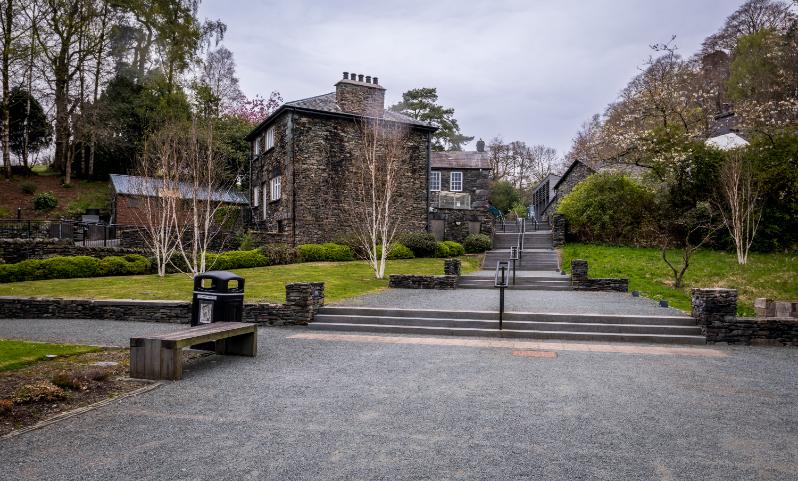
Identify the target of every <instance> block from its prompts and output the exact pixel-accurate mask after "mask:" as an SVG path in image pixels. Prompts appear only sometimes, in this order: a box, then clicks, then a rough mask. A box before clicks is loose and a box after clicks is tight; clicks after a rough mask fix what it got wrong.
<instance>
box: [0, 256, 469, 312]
mask: <svg viewBox="0 0 798 481" xmlns="http://www.w3.org/2000/svg"><path fill="white" fill-rule="evenodd" d="M461 260H462V263H463V264H462V269H463V272H470V271H474V270H477V269H479V262H480V257H478V256H463V257H461ZM234 272H235V273H237V274H239V275H241V276H242V277H244V279H245V284H244V287H245V297H246V299H247V300H250V301H269V302H279V303H282V302H285V284H286V283H289V282H324V283H325V297H326V300H327V301H330V302H333V301H337V300H341V299H346V298H348V297H354V296H359V295H361V294H365V293H367V292H369V291H374V290H377V289H381V288H384V287H387V286H388V277H387V275H386V277H385V279H375V278H374V272H373V271H372V270H371V268H370V267H369V266H368V264H367V263H366V262H363V261H355V262H311V263H304V264H290V265H285V266H271V267H257V268H253V269H237V270H235V271H234ZM386 273H387V274H443V259H406V260H395V261H388V265H387V269H386ZM192 287H193V284H192V281H191V279H190V278H189V277H188V276H186V275H185V274H172V275H168V276H166V277H163V278H161V277H158V276H156V275H147V276H119V277H96V278H89V279H54V280H47V281H28V282H12V283H8V284H0V296H37V297H63V298H72V299H83V298H91V299H168V300H180V299H191V290H192Z"/></svg>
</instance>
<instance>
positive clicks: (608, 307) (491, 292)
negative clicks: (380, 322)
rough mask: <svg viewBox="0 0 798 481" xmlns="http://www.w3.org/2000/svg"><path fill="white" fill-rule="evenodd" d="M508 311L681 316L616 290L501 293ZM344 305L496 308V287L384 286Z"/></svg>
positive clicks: (678, 313)
mask: <svg viewBox="0 0 798 481" xmlns="http://www.w3.org/2000/svg"><path fill="white" fill-rule="evenodd" d="M504 295H505V298H504V302H505V310H506V311H508V312H560V313H569V314H570V313H573V314H640V315H667V316H680V315H685V313H684V312H682V311H679V310H677V309H669V308H668V309H666V308H662V307H659V305H658V304H656V303H655V302H654V301H652V300H651V299H645V298H642V297H632V296H631V295H629V294H624V293H619V292H576V291H512V290H507V291H505V293H504ZM336 304H337V305H347V306H375V307H397V308H404V309H437V310H447V309H448V310H453V311H495V310H498V309H499V291H498V289H455V290H447V291H436V290H425V289H387V290H383V291H379V292H376V293H373V294H366V295H363V296H360V297H357V298H354V299H347V300H344V301H341V302H340V303H336Z"/></svg>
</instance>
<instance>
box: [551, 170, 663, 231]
mask: <svg viewBox="0 0 798 481" xmlns="http://www.w3.org/2000/svg"><path fill="white" fill-rule="evenodd" d="M653 209H654V195H653V193H652V192H650V191H649V190H647V189H646V188H645V187H643V186H642V185H640V184H639V183H638V182H637V181H635V180H633V179H631V178H630V177H627V176H625V175H621V174H613V173H603V172H600V173H598V174H594V175H591V176H590V177H588V178H587V179H585V180H583V181H582V182H580V183H578V184H577V185H576V187H574V190H572V191H571V192H570V193H569V194H568V195H566V196H565V197H564V198H563V200H562V202H560V205H559V207H558V209H557V212H559V213H561V214H563V215H564V216H565V218H566V220H567V221H568V232H569V234H570V235H572V236H573V237H574V238H576V239H578V240H583V241H587V242H607V243H612V244H624V243H635V242H636V241H637V240H639V237H640V236H641V235H642V232H641V226H643V225H644V224H645V222H646V221H647V218H648V214H649V213H650V212H652V211H653Z"/></svg>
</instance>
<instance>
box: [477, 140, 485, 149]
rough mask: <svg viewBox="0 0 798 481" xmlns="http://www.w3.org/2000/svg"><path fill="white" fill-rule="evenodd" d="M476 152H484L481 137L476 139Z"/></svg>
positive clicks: (483, 142)
mask: <svg viewBox="0 0 798 481" xmlns="http://www.w3.org/2000/svg"><path fill="white" fill-rule="evenodd" d="M477 152H485V141H484V140H482V139H479V140H477Z"/></svg>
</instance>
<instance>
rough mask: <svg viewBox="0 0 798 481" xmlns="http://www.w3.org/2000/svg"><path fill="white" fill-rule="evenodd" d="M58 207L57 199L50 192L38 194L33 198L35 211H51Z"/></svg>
mask: <svg viewBox="0 0 798 481" xmlns="http://www.w3.org/2000/svg"><path fill="white" fill-rule="evenodd" d="M56 207H58V198H56V196H55V195H54V194H53V193H52V192H39V193H38V194H36V195H35V196H34V197H33V208H34V209H36V210H53V209H55V208H56Z"/></svg>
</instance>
